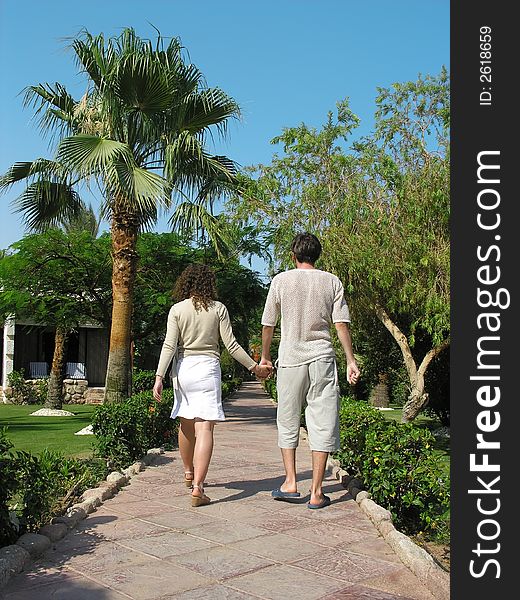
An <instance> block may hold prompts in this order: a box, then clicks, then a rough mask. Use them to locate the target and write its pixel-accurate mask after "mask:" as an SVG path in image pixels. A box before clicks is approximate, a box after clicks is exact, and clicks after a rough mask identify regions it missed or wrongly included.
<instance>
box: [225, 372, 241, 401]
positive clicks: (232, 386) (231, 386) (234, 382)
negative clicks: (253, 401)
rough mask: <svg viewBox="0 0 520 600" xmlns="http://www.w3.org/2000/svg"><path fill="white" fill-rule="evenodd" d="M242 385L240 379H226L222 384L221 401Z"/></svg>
mask: <svg viewBox="0 0 520 600" xmlns="http://www.w3.org/2000/svg"><path fill="white" fill-rule="evenodd" d="M241 383H242V379H241V378H240V377H233V378H232V379H227V380H226V381H223V382H222V400H226V399H227V398H229V397H230V396H231V394H233V392H235V391H236V390H238V388H239V387H240V385H241Z"/></svg>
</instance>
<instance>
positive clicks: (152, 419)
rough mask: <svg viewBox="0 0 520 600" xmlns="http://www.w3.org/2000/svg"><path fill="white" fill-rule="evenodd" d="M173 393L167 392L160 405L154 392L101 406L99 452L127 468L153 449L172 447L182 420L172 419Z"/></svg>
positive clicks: (96, 430)
mask: <svg viewBox="0 0 520 600" xmlns="http://www.w3.org/2000/svg"><path fill="white" fill-rule="evenodd" d="M172 406H173V390H171V389H169V390H164V391H163V396H162V401H161V402H156V401H155V399H154V397H153V394H152V392H151V391H148V392H141V393H139V394H135V395H133V396H132V397H131V398H128V400H125V401H124V402H113V403H110V404H101V405H99V406H98V407H97V408H96V410H95V412H94V415H93V417H92V428H93V430H94V434H95V436H96V438H95V440H94V447H95V453H96V455H97V456H102V457H103V458H106V459H108V460H109V461H110V463H111V465H112V467H113V468H117V469H120V468H124V467H127V466H129V465H130V464H131V463H132V462H133V461H135V460H137V459H138V458H141V456H143V454H145V453H146V452H147V450H149V449H150V448H157V447H160V446H162V447H172V446H173V445H174V444H175V442H176V433H177V430H178V419H171V418H170V413H171V410H172Z"/></svg>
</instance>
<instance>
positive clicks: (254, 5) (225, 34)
mask: <svg viewBox="0 0 520 600" xmlns="http://www.w3.org/2000/svg"><path fill="white" fill-rule="evenodd" d="M151 24H153V25H155V26H156V27H157V28H158V29H159V30H160V31H161V33H162V34H163V35H164V36H179V37H180V38H181V40H182V42H183V45H184V46H186V48H187V49H188V51H189V55H190V58H191V61H192V62H193V63H195V64H196V65H197V66H198V67H199V68H200V69H201V70H202V72H203V73H204V74H205V76H206V79H207V82H208V84H209V85H211V86H217V85H218V86H219V87H221V88H222V89H224V90H225V91H226V92H227V93H228V94H230V95H232V96H233V97H234V98H235V99H236V100H237V101H238V102H239V104H240V105H241V107H242V113H243V117H242V120H241V121H240V122H237V123H233V124H232V126H231V127H230V130H229V137H228V139H227V140H226V141H225V142H224V143H222V144H220V145H219V147H218V148H216V149H217V150H218V151H219V152H221V153H226V154H227V155H229V156H230V157H231V158H233V159H234V160H236V161H238V163H240V164H241V165H244V166H245V165H251V164H257V163H260V162H263V163H267V162H269V160H270V157H271V156H272V154H273V152H274V151H275V150H276V149H275V147H274V146H272V145H271V144H270V143H269V141H270V140H271V139H272V138H273V137H274V136H276V135H277V134H279V133H280V131H281V130H282V128H283V127H288V126H293V125H297V124H299V123H301V122H305V123H307V124H310V125H314V126H316V127H319V126H320V125H321V124H322V123H323V122H324V120H325V117H326V114H327V111H329V110H331V109H334V107H335V103H336V102H337V101H338V100H340V99H342V98H344V97H346V96H348V97H349V98H350V102H351V107H352V109H353V111H354V112H355V113H356V114H357V115H358V116H359V117H360V118H361V127H360V130H359V131H360V133H362V134H365V133H368V132H369V131H370V130H371V127H372V123H373V113H374V108H375V104H374V99H375V96H376V90H377V87H388V86H390V85H391V84H392V83H393V82H397V81H408V80H414V79H416V78H417V75H418V74H419V73H422V74H426V73H430V74H436V73H438V72H439V71H440V69H441V67H442V65H445V66H447V67H448V68H449V0H394V1H393V2H389V1H388V0H366V1H364V2H362V1H360V0H356V1H354V0H343V1H341V0H320V1H319V2H318V1H317V0H314V1H308V0H300V1H295V0H278V1H272V0H262V1H256V2H254V1H243V0H242V1H237V0H223V1H222V2H219V3H217V2H210V1H207V0H198V1H197V2H189V1H186V0H184V1H180V0H148V2H141V1H135V0H103V1H101V0H89V2H85V3H71V2H70V1H64V0H48V1H47V2H41V1H39V0H32V1H30V2H25V3H22V2H19V1H15V0H0V64H1V72H2V77H1V82H2V83H1V86H2V88H1V90H0V92H1V93H0V172H2V173H3V172H5V170H6V169H7V168H8V167H9V166H10V165H11V164H12V163H13V162H16V161H20V160H32V159H33V158H36V157H38V156H49V153H50V151H49V144H48V141H47V140H44V139H42V137H41V135H40V133H39V131H38V130H37V129H36V126H35V124H34V122H33V121H32V120H31V117H32V113H31V111H30V110H29V109H23V106H22V98H21V96H19V95H18V94H19V92H20V91H21V90H22V89H23V88H24V87H25V86H27V85H31V84H36V83H40V82H55V81H59V82H61V83H64V84H65V85H66V86H67V87H68V89H69V91H70V92H71V93H72V94H73V95H75V96H76V97H79V96H81V94H82V92H83V91H84V87H83V84H82V81H83V80H82V79H81V78H80V77H79V76H78V75H77V74H76V71H75V67H74V64H73V61H72V54H71V53H70V52H69V51H67V49H66V41H65V40H64V38H67V37H69V38H70V37H74V36H75V35H76V34H77V33H78V32H79V31H80V30H81V29H82V28H86V29H88V30H89V31H90V32H91V33H94V34H97V33H100V32H103V33H104V34H105V35H106V36H112V35H117V34H118V33H119V32H120V31H121V29H122V28H123V27H126V26H131V27H134V28H135V29H136V31H137V33H138V34H139V35H141V36H142V37H155V32H154V29H153V27H152V26H151ZM17 191H18V193H19V191H20V190H19V189H16V188H15V189H14V190H13V191H12V193H11V192H10V193H8V194H4V195H2V196H0V221H1V223H2V227H1V233H0V248H6V247H7V246H9V245H10V244H11V243H13V242H15V241H16V240H18V239H20V238H21V237H22V236H23V234H24V229H23V225H22V223H21V221H20V217H19V215H15V214H13V213H12V209H11V207H10V200H11V199H12V198H14V197H15V196H16V195H17V194H16V192H17ZM166 221H167V219H166V218H164V219H161V220H160V222H159V223H158V225H157V231H167V230H168V226H167V222H166ZM257 268H259V269H261V266H258V267H257Z"/></svg>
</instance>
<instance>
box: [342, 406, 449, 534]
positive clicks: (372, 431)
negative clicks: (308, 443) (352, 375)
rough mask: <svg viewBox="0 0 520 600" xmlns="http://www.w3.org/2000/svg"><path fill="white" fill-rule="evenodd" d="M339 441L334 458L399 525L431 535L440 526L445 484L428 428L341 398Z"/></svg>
mask: <svg viewBox="0 0 520 600" xmlns="http://www.w3.org/2000/svg"><path fill="white" fill-rule="evenodd" d="M340 440H341V442H340V443H341V447H340V450H339V451H338V453H337V454H336V455H335V456H336V458H338V459H339V460H340V462H341V465H342V467H343V468H344V469H345V470H346V471H347V472H348V473H349V474H350V475H353V476H356V477H359V478H360V479H361V480H362V481H363V483H364V486H365V487H366V488H367V489H368V491H369V492H370V494H371V495H372V498H373V500H374V501H375V502H377V503H378V504H381V505H382V506H384V507H385V508H387V509H388V510H389V511H390V512H391V513H392V515H393V518H394V521H395V523H396V525H397V526H398V527H399V528H400V529H402V530H404V531H405V532H407V533H417V532H419V531H429V532H431V533H434V532H435V531H436V530H439V529H441V528H442V527H444V524H445V522H446V515H447V511H448V510H449V489H450V483H449V478H448V477H447V476H446V474H445V469H443V467H442V465H441V463H440V461H439V459H438V457H437V456H436V455H435V454H434V448H433V445H434V442H435V438H434V437H433V435H432V434H431V433H430V432H429V431H427V430H424V429H422V428H418V427H417V426H416V425H414V424H411V423H409V424H406V425H405V424H400V423H395V422H388V421H386V419H385V418H384V417H383V416H382V414H381V413H380V412H379V411H378V410H377V409H375V408H373V407H371V406H368V405H367V404H365V403H364V402H360V401H352V400H346V399H342V402H341V408H340Z"/></svg>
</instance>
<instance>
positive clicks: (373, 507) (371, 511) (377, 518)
mask: <svg viewBox="0 0 520 600" xmlns="http://www.w3.org/2000/svg"><path fill="white" fill-rule="evenodd" d="M356 498H357V497H356ZM359 506H360V507H361V509H362V510H363V512H364V513H365V514H366V515H368V517H369V518H370V520H371V521H372V522H373V523H375V524H376V525H377V524H378V523H381V521H392V514H391V513H390V511H388V510H386V508H383V507H382V506H379V504H376V503H375V502H374V501H373V500H371V499H370V498H364V499H363V500H361V502H360V503H359Z"/></svg>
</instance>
